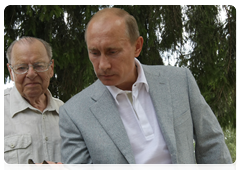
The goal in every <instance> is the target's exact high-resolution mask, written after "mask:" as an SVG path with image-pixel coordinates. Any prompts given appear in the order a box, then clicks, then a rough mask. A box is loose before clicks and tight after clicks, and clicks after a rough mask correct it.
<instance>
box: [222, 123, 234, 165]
mask: <svg viewBox="0 0 240 170" xmlns="http://www.w3.org/2000/svg"><path fill="white" fill-rule="evenodd" d="M223 132H224V136H225V142H226V144H227V147H228V149H229V152H230V154H231V157H232V162H235V161H236V129H232V128H231V127H228V128H225V129H224V131H223Z"/></svg>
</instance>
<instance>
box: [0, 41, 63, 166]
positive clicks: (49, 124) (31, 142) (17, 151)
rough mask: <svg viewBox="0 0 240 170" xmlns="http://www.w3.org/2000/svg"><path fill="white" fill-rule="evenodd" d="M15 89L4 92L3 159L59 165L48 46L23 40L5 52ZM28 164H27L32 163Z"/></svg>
mask: <svg viewBox="0 0 240 170" xmlns="http://www.w3.org/2000/svg"><path fill="white" fill-rule="evenodd" d="M7 59H8V64H7V66H8V70H9V73H10V75H11V79H12V81H14V83H15V86H14V87H12V88H8V89H6V90H5V91H4V159H5V161H6V162H7V163H13V164H17V163H20V164H26V163H28V162H29V160H33V161H34V162H37V163H41V162H44V160H47V161H48V163H53V162H60V161H61V154H60V145H61V137H60V133H59V126H58V122H59V115H58V113H59V107H60V106H61V105H63V102H62V101H61V100H59V99H56V98H54V97H52V95H51V93H50V91H49V90H48V86H49V83H50V78H51V77H52V76H53V75H54V69H53V68H54V60H53V59H52V49H51V46H50V45H49V44H48V43H47V42H45V41H43V40H41V39H38V38H34V37H23V38H21V39H19V40H16V41H14V42H13V43H12V44H11V45H10V47H9V48H8V50H7ZM33 161H30V162H33Z"/></svg>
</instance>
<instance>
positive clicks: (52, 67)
mask: <svg viewBox="0 0 240 170" xmlns="http://www.w3.org/2000/svg"><path fill="white" fill-rule="evenodd" d="M49 69H51V73H50V75H51V78H52V77H53V75H54V59H52V64H51V65H50V68H49Z"/></svg>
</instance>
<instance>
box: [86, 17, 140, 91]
mask: <svg viewBox="0 0 240 170" xmlns="http://www.w3.org/2000/svg"><path fill="white" fill-rule="evenodd" d="M86 40H87V46H88V54H89V59H90V61H91V62H92V64H93V67H94V70H95V73H96V75H97V77H98V78H99V80H101V82H102V83H103V84H104V85H107V86H116V87H118V88H120V89H122V90H126V89H129V88H131V86H132V84H133V83H134V82H135V81H136V79H137V72H136V66H135V61H134V58H135V57H138V55H139V54H140V52H141V50H140V52H139V50H138V49H137V45H136V44H137V43H135V44H131V43H130V41H129V38H128V36H127V34H126V26H125V22H124V20H123V19H121V18H119V17H114V16H112V17H111V18H108V19H107V20H104V19H102V20H101V19H98V20H93V21H92V22H91V23H90V24H89V26H88V30H87V37H86ZM129 90H130V89H129Z"/></svg>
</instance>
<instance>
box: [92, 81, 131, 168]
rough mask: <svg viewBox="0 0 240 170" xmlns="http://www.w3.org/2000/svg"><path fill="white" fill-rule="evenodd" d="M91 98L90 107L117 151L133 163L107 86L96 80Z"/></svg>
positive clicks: (123, 129)
mask: <svg viewBox="0 0 240 170" xmlns="http://www.w3.org/2000/svg"><path fill="white" fill-rule="evenodd" d="M96 87H97V88H98V89H96V90H95V92H96V93H95V94H94V95H93V96H92V99H93V100H94V101H96V103H95V104H94V105H93V106H92V107H91V108H90V109H91V111H92V113H93V114H94V116H95V117H96V119H97V120H98V121H99V123H100V124H101V125H102V127H103V129H104V130H105V131H106V132H107V134H108V135H109V137H110V138H111V139H112V141H113V142H114V143H115V145H116V146H117V148H118V149H119V151H120V152H121V153H122V154H123V155H124V157H125V158H126V160H127V161H128V162H129V163H130V164H134V163H135V159H134V156H133V153H132V148H131V144H130V142H129V139H128V136H127V133H126V131H125V128H124V125H123V123H122V120H121V117H120V115H119V112H118V110H117V106H116V104H115V101H114V100H113V98H112V95H111V93H110V92H109V91H108V90H107V88H106V87H105V86H104V85H103V84H102V83H101V82H100V81H99V80H98V82H97V85H96Z"/></svg>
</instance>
